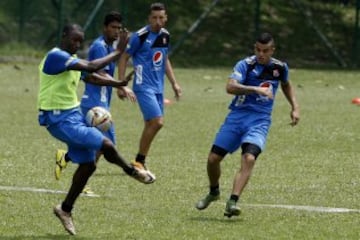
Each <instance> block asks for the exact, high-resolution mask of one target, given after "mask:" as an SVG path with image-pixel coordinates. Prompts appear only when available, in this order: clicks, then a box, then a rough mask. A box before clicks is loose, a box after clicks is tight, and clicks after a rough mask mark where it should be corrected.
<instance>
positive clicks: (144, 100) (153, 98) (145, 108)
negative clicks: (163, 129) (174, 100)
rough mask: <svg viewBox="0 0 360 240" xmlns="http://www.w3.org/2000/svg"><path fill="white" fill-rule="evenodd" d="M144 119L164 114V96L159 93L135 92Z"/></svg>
mask: <svg viewBox="0 0 360 240" xmlns="http://www.w3.org/2000/svg"><path fill="white" fill-rule="evenodd" d="M135 94H136V98H137V101H138V103H139V107H140V110H141V112H142V114H143V117H144V120H145V121H148V120H151V119H154V118H157V117H162V116H163V115H164V97H163V94H161V93H151V92H135Z"/></svg>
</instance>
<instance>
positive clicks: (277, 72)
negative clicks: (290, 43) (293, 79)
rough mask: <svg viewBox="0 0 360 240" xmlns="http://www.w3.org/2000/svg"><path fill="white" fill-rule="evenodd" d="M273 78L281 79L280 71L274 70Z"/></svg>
mask: <svg viewBox="0 0 360 240" xmlns="http://www.w3.org/2000/svg"><path fill="white" fill-rule="evenodd" d="M273 76H274V77H279V76H280V73H279V70H277V69H274V70H273Z"/></svg>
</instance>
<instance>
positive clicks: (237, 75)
mask: <svg viewBox="0 0 360 240" xmlns="http://www.w3.org/2000/svg"><path fill="white" fill-rule="evenodd" d="M229 78H232V79H235V80H237V81H238V82H239V83H241V84H244V85H246V86H263V87H269V88H270V89H271V90H272V92H273V95H274V97H275V94H276V92H277V89H278V87H279V84H280V82H287V81H288V66H287V65H286V64H285V63H283V62H280V61H279V60H276V59H274V58H272V59H271V60H270V62H269V64H267V65H262V64H258V63H257V61H256V57H255V56H251V57H248V58H245V59H243V60H241V61H239V62H238V63H237V64H236V65H235V67H234V70H233V72H232V73H231V74H230V76H229ZM273 104H274V99H269V98H268V97H265V96H262V95H259V94H256V93H252V94H248V95H237V96H235V97H234V99H233V100H232V102H231V104H230V106H229V108H230V110H231V111H230V113H229V114H228V116H227V117H226V119H225V122H224V123H223V124H222V126H221V127H220V129H219V131H218V133H217V135H216V138H215V140H214V145H216V146H218V147H221V148H223V149H225V150H226V151H228V152H230V153H233V152H234V151H236V150H237V149H238V148H239V147H240V146H241V145H242V144H243V143H251V144H254V145H256V146H258V147H259V148H260V149H261V150H264V148H265V145H266V139H267V134H268V131H269V128H270V125H271V112H272V108H273Z"/></svg>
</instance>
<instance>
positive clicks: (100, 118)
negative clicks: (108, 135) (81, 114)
mask: <svg viewBox="0 0 360 240" xmlns="http://www.w3.org/2000/svg"><path fill="white" fill-rule="evenodd" d="M85 118H86V123H87V124H88V125H89V126H91V127H96V128H97V129H99V130H100V131H103V132H106V131H107V130H109V129H110V127H111V124H112V117H111V114H110V112H109V111H108V110H106V109H105V108H103V107H93V108H91V109H90V110H89V111H88V112H87V113H86V116H85Z"/></svg>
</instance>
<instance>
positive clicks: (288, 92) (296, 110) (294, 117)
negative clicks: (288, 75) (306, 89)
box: [281, 81, 300, 126]
mask: <svg viewBox="0 0 360 240" xmlns="http://www.w3.org/2000/svg"><path fill="white" fill-rule="evenodd" d="M281 90H282V91H283V93H284V95H285V97H286V99H287V100H288V102H289V103H290V106H291V112H290V118H291V123H290V124H291V125H292V126H295V125H296V124H298V122H299V120H300V107H299V104H298V102H297V99H296V96H295V91H294V89H293V87H292V85H291V84H290V82H289V81H288V82H286V83H281Z"/></svg>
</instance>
